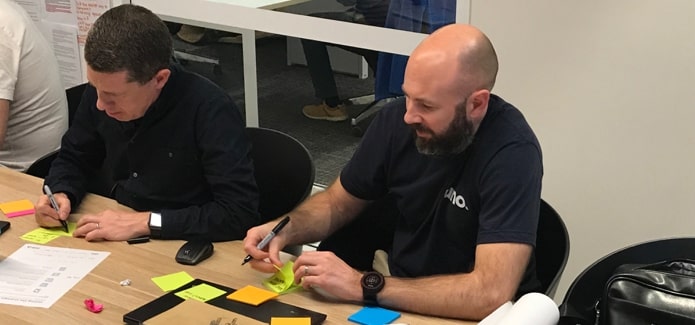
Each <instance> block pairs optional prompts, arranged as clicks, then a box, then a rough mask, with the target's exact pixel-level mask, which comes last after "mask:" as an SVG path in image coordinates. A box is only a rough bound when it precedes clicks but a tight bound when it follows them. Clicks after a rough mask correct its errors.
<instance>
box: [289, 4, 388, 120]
mask: <svg viewBox="0 0 695 325" xmlns="http://www.w3.org/2000/svg"><path fill="white" fill-rule="evenodd" d="M311 16H314V17H319V18H326V19H332V20H341V21H349V22H355V23H364V19H363V18H361V17H360V15H359V14H356V13H355V11H344V12H320V13H314V14H311ZM301 41H302V47H303V48H304V57H305V58H306V64H307V67H308V68H309V74H310V75H311V81H312V83H313V85H314V91H315V94H316V97H317V98H319V99H321V103H319V104H315V105H306V106H304V108H302V113H303V114H304V116H306V117H308V118H310V119H315V120H327V121H333V122H339V121H344V120H347V119H348V115H347V111H346V110H345V106H344V105H343V104H342V100H341V99H340V96H339V94H338V87H337V86H336V83H335V77H334V75H333V68H332V67H331V59H330V57H329V56H328V49H327V46H335V45H334V44H329V43H324V42H320V41H314V40H307V39H302V40H301ZM341 47H342V46H341ZM343 48H345V49H346V50H348V51H351V52H355V53H357V54H360V55H364V54H362V53H361V52H373V51H369V50H363V49H355V48H350V47H343ZM374 57H375V56H374ZM370 60H371V58H370V59H368V61H367V62H368V63H369V64H370V66H371V62H369V61H370Z"/></svg>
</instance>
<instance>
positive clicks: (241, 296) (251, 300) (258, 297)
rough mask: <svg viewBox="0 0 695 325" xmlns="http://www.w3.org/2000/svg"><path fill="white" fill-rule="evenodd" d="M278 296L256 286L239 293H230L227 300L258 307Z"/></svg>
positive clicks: (245, 288)
mask: <svg viewBox="0 0 695 325" xmlns="http://www.w3.org/2000/svg"><path fill="white" fill-rule="evenodd" d="M277 296H278V294H277V293H275V292H272V291H268V290H265V289H261V288H256V287H254V286H250V285H249V286H245V287H243V288H241V289H239V290H237V291H234V292H232V293H230V294H229V295H228V296H227V299H230V300H236V301H239V302H243V303H245V304H249V305H253V306H258V305H260V304H262V303H264V302H266V301H268V300H270V299H273V298H275V297H277Z"/></svg>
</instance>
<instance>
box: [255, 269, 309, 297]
mask: <svg viewBox="0 0 695 325" xmlns="http://www.w3.org/2000/svg"><path fill="white" fill-rule="evenodd" d="M293 266H294V262H292V261H289V262H287V263H285V265H283V266H282V268H278V271H277V272H275V274H273V275H272V276H271V277H269V278H267V279H265V280H263V285H264V286H265V287H266V288H268V289H269V290H272V291H274V292H277V293H279V294H285V293H290V292H292V291H295V290H297V289H301V288H302V287H301V286H299V285H297V284H295V283H294V272H292V267H293ZM276 268H277V266H276Z"/></svg>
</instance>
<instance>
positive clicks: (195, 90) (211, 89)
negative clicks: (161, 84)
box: [165, 64, 233, 105]
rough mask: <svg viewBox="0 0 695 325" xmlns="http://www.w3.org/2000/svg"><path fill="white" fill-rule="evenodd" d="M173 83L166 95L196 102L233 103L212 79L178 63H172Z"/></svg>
mask: <svg viewBox="0 0 695 325" xmlns="http://www.w3.org/2000/svg"><path fill="white" fill-rule="evenodd" d="M170 69H171V70H172V80H170V81H171V84H170V85H169V87H167V89H166V90H165V92H166V96H168V97H171V98H176V99H177V101H178V100H191V101H195V102H201V103H202V102H212V101H221V102H225V103H228V104H229V105H233V101H232V99H231V97H230V96H229V95H228V94H227V93H226V92H225V91H224V90H223V89H222V88H220V86H218V85H217V84H215V83H214V82H212V81H211V80H209V79H207V78H205V77H203V76H201V75H199V74H197V73H195V72H191V71H188V70H186V69H185V68H183V67H181V66H180V65H178V64H175V65H172V66H171V68H170Z"/></svg>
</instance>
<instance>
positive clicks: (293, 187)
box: [246, 127, 315, 255]
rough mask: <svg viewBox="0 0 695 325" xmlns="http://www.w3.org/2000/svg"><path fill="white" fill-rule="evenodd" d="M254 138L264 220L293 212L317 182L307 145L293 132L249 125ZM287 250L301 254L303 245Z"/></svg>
mask: <svg viewBox="0 0 695 325" xmlns="http://www.w3.org/2000/svg"><path fill="white" fill-rule="evenodd" d="M246 131H247V134H248V136H249V138H250V140H251V145H252V148H251V158H252V159H253V165H254V169H255V170H254V174H255V176H256V184H257V185H258V190H259V193H260V201H259V208H258V210H259V212H260V213H261V219H262V222H267V221H270V220H273V219H275V218H277V217H279V216H282V215H283V214H286V213H288V212H290V211H291V210H292V209H294V208H295V207H296V206H297V205H299V203H301V202H302V201H304V199H306V198H307V197H308V196H309V194H311V189H312V187H313V185H314V175H315V170H314V162H313V160H312V158H311V154H310V153H309V150H307V149H306V147H305V146H304V145H303V144H301V143H300V142H299V141H298V140H297V139H295V138H293V137H292V136H290V135H288V134H286V133H283V132H280V131H276V130H271V129H265V128H255V127H247V128H246ZM285 251H287V252H290V253H292V254H295V255H298V253H301V247H291V248H287V249H285Z"/></svg>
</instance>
